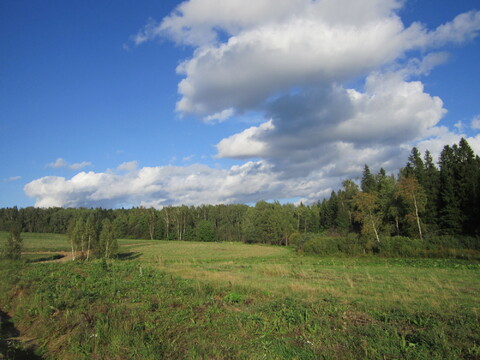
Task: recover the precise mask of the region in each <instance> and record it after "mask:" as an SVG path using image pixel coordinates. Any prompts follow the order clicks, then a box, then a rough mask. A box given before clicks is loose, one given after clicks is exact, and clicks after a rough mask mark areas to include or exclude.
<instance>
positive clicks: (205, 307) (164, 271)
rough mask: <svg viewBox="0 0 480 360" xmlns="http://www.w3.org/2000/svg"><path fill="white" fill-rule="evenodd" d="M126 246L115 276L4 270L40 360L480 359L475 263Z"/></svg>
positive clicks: (251, 248) (247, 248)
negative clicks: (34, 342)
mask: <svg viewBox="0 0 480 360" xmlns="http://www.w3.org/2000/svg"><path fill="white" fill-rule="evenodd" d="M24 238H25V239H26V240H25V242H26V243H27V241H31V244H30V245H29V246H30V247H31V248H32V249H41V250H43V251H48V250H49V249H50V250H55V249H60V248H61V246H60V245H59V243H60V242H63V243H66V244H67V249H68V242H67V241H66V237H63V239H62V238H61V237H55V236H54V237H52V238H50V240H48V241H46V242H45V241H44V238H43V235H42V237H37V238H36V240H35V237H34V236H32V237H31V238H29V239H30V240H27V237H24ZM39 242H41V244H39ZM120 244H121V247H120V252H121V253H122V254H125V256H123V257H120V258H121V259H123V260H114V261H111V262H110V263H109V264H108V265H107V266H105V264H102V262H101V261H99V260H96V261H91V262H89V263H82V262H67V263H63V264H61V263H36V264H26V265H25V264H13V265H12V264H7V263H6V262H4V263H2V264H1V269H0V272H1V274H0V276H1V278H2V279H3V280H2V281H0V308H2V309H4V311H8V313H9V314H11V315H12V319H13V321H14V322H15V323H16V324H18V326H19V328H21V329H23V331H25V332H26V333H27V334H28V335H29V336H33V337H36V338H38V341H37V343H38V344H41V345H40V347H39V349H38V351H39V353H40V354H42V356H45V358H49V359H50V358H51V359H57V358H58V359H60V358H62V359H68V358H72V359H74V358H75V359H76V358H92V354H94V355H95V356H97V357H99V358H112V359H117V358H118V359H121V358H132V359H156V358H166V359H168V358H178V359H184V358H191V359H194V358H202V357H203V358H213V359H227V358H228V359H265V358H266V359H294V358H298V359H318V358H320V359H321V358H325V359H333V358H337V359H342V358H359V359H363V358H371V359H384V358H405V359H423V358H438V359H445V358H452V359H455V358H460V359H462V358H464V359H475V358H478V357H479V356H480V346H479V344H480V335H479V334H480V325H479V314H480V301H479V298H480V297H479V295H480V276H479V275H480V266H479V264H478V263H475V262H467V261H456V260H441V259H385V258H375V257H362V258H347V257H345V258H338V257H337V258H333V257H330V258H321V257H311V256H299V255H297V254H296V253H295V252H294V251H293V250H292V249H289V248H283V247H273V246H265V245H245V244H237V243H195V242H167V241H149V240H121V241H120ZM62 246H63V245H62ZM49 247H50V248H49ZM45 330H47V331H45ZM79 354H81V356H80V357H79Z"/></svg>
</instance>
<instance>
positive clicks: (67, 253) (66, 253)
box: [22, 251, 73, 263]
mask: <svg viewBox="0 0 480 360" xmlns="http://www.w3.org/2000/svg"><path fill="white" fill-rule="evenodd" d="M22 254H26V255H28V254H34V255H45V257H48V256H53V255H60V256H61V258H58V259H52V260H43V261H42V260H39V261H38V262H41V263H50V262H59V263H64V262H67V261H70V260H72V258H73V256H72V253H71V252H70V251H24V252H23V253H22Z"/></svg>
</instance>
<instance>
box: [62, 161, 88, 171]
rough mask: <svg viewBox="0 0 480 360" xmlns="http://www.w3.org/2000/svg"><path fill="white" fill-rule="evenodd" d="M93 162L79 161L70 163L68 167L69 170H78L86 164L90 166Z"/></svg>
mask: <svg viewBox="0 0 480 360" xmlns="http://www.w3.org/2000/svg"><path fill="white" fill-rule="evenodd" d="M92 165H93V164H92V163H91V162H90V161H82V162H80V163H75V164H71V165H69V166H68V167H69V168H70V169H71V170H80V169H83V168H84V167H87V166H92Z"/></svg>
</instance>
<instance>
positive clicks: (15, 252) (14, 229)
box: [3, 223, 23, 260]
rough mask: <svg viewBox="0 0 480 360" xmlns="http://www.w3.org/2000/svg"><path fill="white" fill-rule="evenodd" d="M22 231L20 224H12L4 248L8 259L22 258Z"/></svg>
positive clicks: (4, 254)
mask: <svg viewBox="0 0 480 360" xmlns="http://www.w3.org/2000/svg"><path fill="white" fill-rule="evenodd" d="M20 231H21V226H20V224H17V223H13V224H11V225H10V233H9V234H8V238H7V242H6V243H5V246H4V248H3V257H5V258H6V259H10V260H18V259H20V256H21V255H22V250H23V239H22V237H21V233H20Z"/></svg>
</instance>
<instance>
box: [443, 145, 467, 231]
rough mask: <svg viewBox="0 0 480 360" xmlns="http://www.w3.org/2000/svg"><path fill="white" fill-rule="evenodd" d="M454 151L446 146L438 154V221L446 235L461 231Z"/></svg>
mask: <svg viewBox="0 0 480 360" xmlns="http://www.w3.org/2000/svg"><path fill="white" fill-rule="evenodd" d="M456 161H457V159H456V156H455V151H454V149H453V148H452V147H450V146H449V145H446V146H445V147H444V148H443V150H442V153H441V154H440V189H441V190H440V199H439V208H440V211H439V215H440V218H439V221H440V226H441V228H442V231H443V232H444V233H446V234H451V235H455V234H460V233H461V230H462V212H461V210H460V199H459V198H458V194H457V189H456V186H457V181H456V177H455V175H456V173H457V171H456V168H457V165H456Z"/></svg>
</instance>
